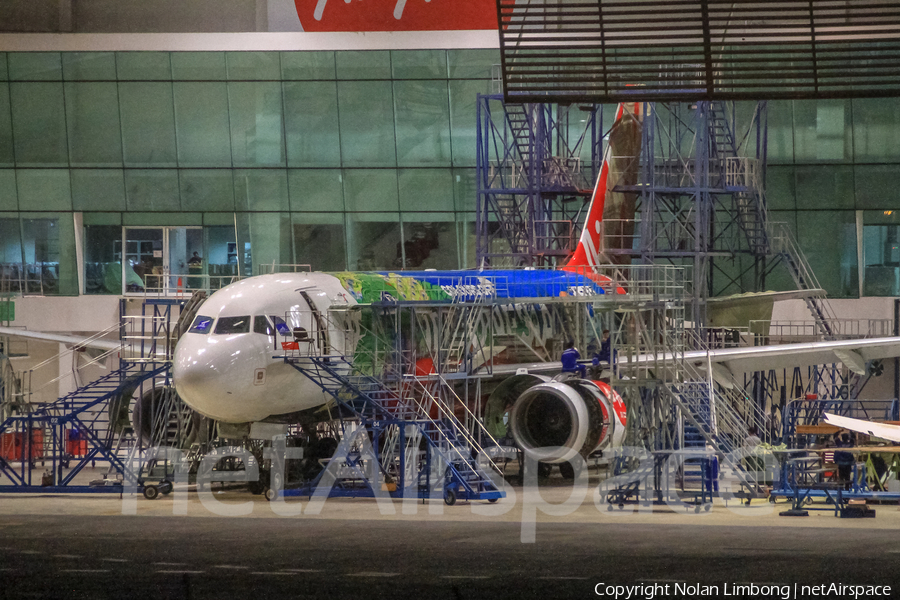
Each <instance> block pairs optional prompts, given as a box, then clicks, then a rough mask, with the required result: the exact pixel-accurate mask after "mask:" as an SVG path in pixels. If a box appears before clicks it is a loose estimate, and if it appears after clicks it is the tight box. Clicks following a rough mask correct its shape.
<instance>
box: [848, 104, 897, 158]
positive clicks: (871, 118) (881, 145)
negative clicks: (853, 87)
mask: <svg viewBox="0 0 900 600" xmlns="http://www.w3.org/2000/svg"><path fill="white" fill-rule="evenodd" d="M853 148H854V157H855V160H856V162H897V161H900V102H898V101H897V99H896V98H857V99H854V100H853Z"/></svg>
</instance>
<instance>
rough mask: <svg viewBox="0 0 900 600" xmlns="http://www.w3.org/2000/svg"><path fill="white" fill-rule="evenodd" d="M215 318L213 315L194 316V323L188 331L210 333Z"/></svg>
mask: <svg viewBox="0 0 900 600" xmlns="http://www.w3.org/2000/svg"><path fill="white" fill-rule="evenodd" d="M212 324H213V318H212V317H202V316H200V315H197V316H196V317H194V323H193V325H191V328H190V329H188V333H202V334H207V333H209V331H210V329H212Z"/></svg>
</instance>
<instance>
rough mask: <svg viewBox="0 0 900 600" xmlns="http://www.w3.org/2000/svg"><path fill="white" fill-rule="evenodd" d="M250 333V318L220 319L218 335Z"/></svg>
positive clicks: (217, 329)
mask: <svg viewBox="0 0 900 600" xmlns="http://www.w3.org/2000/svg"><path fill="white" fill-rule="evenodd" d="M249 331H250V317H249V316H246V317H219V320H218V321H216V334H217V335H220V334H229V333H247V332H249Z"/></svg>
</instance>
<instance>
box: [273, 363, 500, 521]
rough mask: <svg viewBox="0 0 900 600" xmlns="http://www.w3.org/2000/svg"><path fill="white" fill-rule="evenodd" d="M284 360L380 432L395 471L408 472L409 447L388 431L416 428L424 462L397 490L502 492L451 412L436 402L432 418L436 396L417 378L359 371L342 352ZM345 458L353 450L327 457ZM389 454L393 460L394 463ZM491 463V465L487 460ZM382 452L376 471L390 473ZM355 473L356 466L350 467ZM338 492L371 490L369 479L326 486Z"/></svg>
mask: <svg viewBox="0 0 900 600" xmlns="http://www.w3.org/2000/svg"><path fill="white" fill-rule="evenodd" d="M283 359H284V361H285V362H286V363H287V364H289V365H291V366H292V367H294V368H295V369H297V370H298V371H299V372H300V373H302V374H303V375H305V376H306V377H308V378H309V379H310V380H312V381H313V382H314V383H315V384H316V385H317V386H318V387H320V388H321V389H322V390H323V391H325V392H326V393H327V394H329V395H330V396H332V397H333V398H334V399H335V401H336V402H337V403H338V404H339V405H340V406H341V407H343V408H344V409H346V410H348V411H349V412H350V413H351V414H352V415H353V416H354V417H356V418H357V419H358V421H359V424H360V425H361V426H362V427H363V428H364V429H367V430H370V431H373V432H375V435H374V436H373V439H375V440H379V439H380V435H381V433H382V432H387V437H386V438H385V443H386V446H387V448H386V453H387V455H388V456H389V457H390V461H391V462H392V463H393V464H396V470H395V473H402V474H406V473H408V472H410V470H411V465H410V463H409V459H410V458H411V457H412V454H413V452H412V449H411V448H410V447H409V445H404V446H403V447H402V448H399V447H398V446H397V441H398V438H397V437H395V435H393V434H391V432H390V431H388V430H389V429H390V428H399V430H400V431H401V433H400V434H399V435H401V436H403V437H407V436H405V433H406V430H407V429H414V430H416V432H417V433H416V435H414V436H409V437H410V438H413V439H415V438H416V437H418V439H419V440H424V441H425V442H426V443H427V451H426V460H425V461H424V463H425V464H424V466H423V467H422V468H420V469H418V473H419V475H418V477H417V478H416V480H415V481H410V480H409V479H408V478H405V477H404V478H402V479H401V482H400V483H401V485H400V486H399V487H398V489H399V490H400V491H399V492H391V493H400V494H402V493H404V492H405V493H407V494H410V493H411V494H415V495H417V497H419V498H430V497H432V495H433V494H432V491H433V490H434V489H435V485H440V486H442V489H443V497H444V501H445V502H446V503H447V504H453V503H455V502H456V500H457V499H466V500H489V501H492V502H494V501H496V500H498V499H499V498H502V497H504V496H505V492H503V491H501V490H500V489H499V488H498V487H497V485H496V484H495V483H494V481H493V480H492V479H491V477H490V476H489V475H488V473H487V471H486V470H485V469H484V468H483V467H482V466H481V465H480V464H479V463H478V461H477V460H476V456H477V452H478V450H480V448H479V447H478V446H477V442H476V441H475V440H474V438H473V437H472V436H471V434H469V433H468V432H467V431H466V430H465V428H464V427H463V425H462V423H460V422H459V420H458V419H457V418H456V417H455V415H453V412H452V411H451V410H449V409H447V408H446V407H442V409H441V412H442V413H443V414H441V415H440V416H439V417H438V418H434V417H432V416H431V414H430V413H431V407H434V406H435V405H436V404H438V405H439V404H441V402H440V400H439V399H438V398H437V397H436V396H435V395H434V394H432V393H431V392H430V391H429V390H428V386H427V385H426V384H424V382H423V381H422V380H420V379H419V378H417V377H413V376H398V374H397V373H396V372H392V371H390V370H388V372H386V373H385V374H384V375H383V376H382V377H381V378H376V377H373V376H371V375H366V374H362V373H359V372H357V371H355V370H354V368H353V364H352V362H351V361H350V360H348V359H347V358H346V357H344V356H303V357H293V356H285V357H283ZM335 459H338V460H341V459H344V460H346V462H347V464H350V465H357V464H358V463H359V460H360V458H359V455H358V453H357V454H355V455H353V456H350V455H348V456H347V457H337V456H336V457H335V458H333V459H332V460H335ZM395 459H396V460H397V461H399V463H394V461H395ZM435 459H436V460H437V461H438V462H437V466H438V468H444V473H443V474H442V475H441V479H440V480H437V481H436V480H435V476H434V473H435V466H436V465H435V464H434V461H435ZM490 464H491V466H494V465H493V464H492V463H490ZM386 465H387V462H386V461H385V459H384V457H382V459H381V461H380V469H381V472H382V474H384V475H388V476H390V475H391V473H390V472H388V471H387V470H386V469H385V467H386ZM324 473H325V472H324V471H323V473H322V474H320V475H319V477H317V478H316V479H315V480H314V481H313V482H311V484H310V485H308V486H306V487H305V488H301V489H299V490H285V492H284V494H285V495H306V494H311V492H312V490H313V489H315V487H316V486H317V485H318V483H319V481H321V478H322V476H323V475H324ZM354 473H358V469H356V470H355V471H354ZM342 495H361V496H372V495H375V490H374V489H372V487H371V482H367V483H366V484H364V485H363V488H362V489H360V488H358V487H357V488H353V489H350V490H349V491H347V490H345V488H343V487H341V486H337V485H333V486H332V487H331V489H330V490H329V496H342Z"/></svg>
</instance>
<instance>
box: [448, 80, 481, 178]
mask: <svg viewBox="0 0 900 600" xmlns="http://www.w3.org/2000/svg"><path fill="white" fill-rule="evenodd" d="M485 87H486V86H485V82H484V81H451V82H450V122H451V124H452V128H451V130H450V140H451V143H452V145H453V166H456V167H474V166H475V148H476V139H477V131H476V130H475V121H476V110H475V107H476V101H477V97H478V94H484V93H485Z"/></svg>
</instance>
